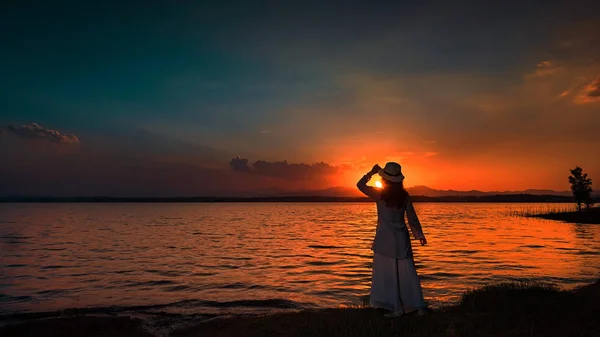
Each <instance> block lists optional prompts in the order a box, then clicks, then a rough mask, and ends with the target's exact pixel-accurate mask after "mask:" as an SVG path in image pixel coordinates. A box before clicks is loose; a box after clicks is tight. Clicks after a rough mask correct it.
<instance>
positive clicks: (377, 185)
mask: <svg viewBox="0 0 600 337" xmlns="http://www.w3.org/2000/svg"><path fill="white" fill-rule="evenodd" d="M375 187H377V188H382V187H383V185H382V184H381V181H379V180H377V181H376V182H375Z"/></svg>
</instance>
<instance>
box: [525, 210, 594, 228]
mask: <svg viewBox="0 0 600 337" xmlns="http://www.w3.org/2000/svg"><path fill="white" fill-rule="evenodd" d="M514 215H519V216H526V217H533V218H542V219H548V220H558V221H566V222H572V223H582V224H600V207H593V208H591V209H588V210H585V209H584V210H582V211H579V212H578V211H576V210H573V209H572V208H570V207H564V206H563V207H562V208H549V209H541V210H525V211H517V212H515V214H514Z"/></svg>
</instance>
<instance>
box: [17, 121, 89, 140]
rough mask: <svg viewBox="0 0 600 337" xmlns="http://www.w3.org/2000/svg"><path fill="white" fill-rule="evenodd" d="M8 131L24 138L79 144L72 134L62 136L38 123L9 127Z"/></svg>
mask: <svg viewBox="0 0 600 337" xmlns="http://www.w3.org/2000/svg"><path fill="white" fill-rule="evenodd" d="M8 130H9V131H11V132H12V133H14V134H16V135H18V136H21V137H23V138H36V139H45V140H49V141H53V142H57V143H79V138H77V136H75V135H72V134H61V133H60V132H58V131H56V130H52V129H47V128H44V127H42V126H40V125H39V124H37V123H30V124H26V125H21V126H17V127H15V126H12V125H9V126H8Z"/></svg>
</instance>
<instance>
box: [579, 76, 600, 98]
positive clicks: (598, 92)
mask: <svg viewBox="0 0 600 337" xmlns="http://www.w3.org/2000/svg"><path fill="white" fill-rule="evenodd" d="M574 101H575V103H578V104H586V103H593V102H597V101H600V77H599V78H597V79H595V80H593V81H592V82H590V83H589V84H587V85H586V86H585V87H584V88H583V89H582V90H581V91H580V92H579V94H578V95H577V96H576V97H575V100H574Z"/></svg>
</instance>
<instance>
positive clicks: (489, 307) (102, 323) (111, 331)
mask: <svg viewBox="0 0 600 337" xmlns="http://www.w3.org/2000/svg"><path fill="white" fill-rule="evenodd" d="M599 312H600V281H598V282H596V283H594V284H592V285H588V286H585V287H582V288H579V289H577V290H574V291H562V290H559V289H557V288H554V287H552V286H547V285H539V284H537V285H536V284H502V285H494V286H488V287H484V288H481V289H478V290H475V291H471V292H468V293H466V294H465V295H464V296H463V298H462V300H461V302H460V303H459V304H457V305H454V306H449V307H446V308H441V309H438V310H435V311H433V312H432V313H431V314H429V315H427V316H423V317H418V316H416V315H407V316H404V317H400V318H395V319H388V318H384V317H383V316H382V313H381V312H380V311H378V310H375V309H368V308H355V309H327V310H317V311H304V312H299V313H286V314H275V315H270V316H262V317H235V318H227V319H215V320H212V321H208V322H204V323H199V324H198V325H195V326H192V327H189V328H185V329H182V330H179V331H175V332H174V333H173V334H172V336H174V337H196V336H197V337H200V336H211V337H218V336H236V337H238V336H239V337H251V336H252V337H253V336H285V337H287V336H290V337H291V336H294V337H296V336H297V337H300V336H302V337H305V336H331V337H336V336H340V337H341V336H344V337H352V336H356V337H359V336H360V337H368V336H418V337H421V336H530V337H531V336H543V337H553V336H600V319H598V313H599ZM0 336H24V337H27V336H48V337H54V336H94V337H96V336H98V337H100V336H102V337H104V336H106V337H108V336H110V337H119V336H133V337H149V336H151V335H150V334H149V333H147V332H145V331H144V330H143V329H142V328H141V322H140V321H137V320H131V319H128V318H123V317H121V318H108V317H87V316H82V317H71V318H61V319H50V320H41V321H35V322H29V323H23V324H20V325H14V326H7V327H3V328H0Z"/></svg>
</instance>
